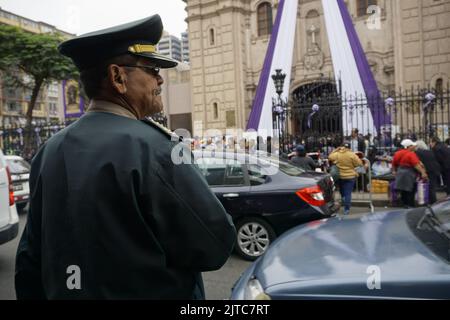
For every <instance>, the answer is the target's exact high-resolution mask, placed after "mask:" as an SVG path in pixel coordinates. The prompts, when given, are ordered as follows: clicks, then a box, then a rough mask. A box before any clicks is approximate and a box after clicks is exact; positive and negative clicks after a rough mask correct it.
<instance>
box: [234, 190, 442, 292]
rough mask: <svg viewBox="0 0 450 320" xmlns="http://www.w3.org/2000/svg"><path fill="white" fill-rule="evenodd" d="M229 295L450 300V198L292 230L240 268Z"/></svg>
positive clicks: (329, 220)
mask: <svg viewBox="0 0 450 320" xmlns="http://www.w3.org/2000/svg"><path fill="white" fill-rule="evenodd" d="M231 299H450V198H447V199H446V200H443V201H441V202H438V203H436V204H434V205H433V206H431V207H428V208H427V207H421V208H416V209H412V210H397V211H390V212H383V213H376V214H368V215H366V216H364V217H362V218H360V219H344V220H341V219H339V218H331V219H323V220H320V221H316V222H311V223H309V224H307V225H303V226H300V227H297V228H294V229H292V230H290V231H288V232H287V233H285V234H284V235H283V236H281V237H280V238H279V239H278V240H277V241H275V242H274V243H273V245H272V246H271V247H270V248H269V249H268V250H267V251H266V253H265V254H264V255H263V256H262V257H260V258H259V259H258V260H257V261H255V262H254V263H253V264H252V265H251V266H250V267H249V268H248V269H247V270H246V271H245V272H244V274H243V275H242V276H241V278H240V279H239V280H238V282H237V283H236V284H235V287H234V288H233V292H232V296H231Z"/></svg>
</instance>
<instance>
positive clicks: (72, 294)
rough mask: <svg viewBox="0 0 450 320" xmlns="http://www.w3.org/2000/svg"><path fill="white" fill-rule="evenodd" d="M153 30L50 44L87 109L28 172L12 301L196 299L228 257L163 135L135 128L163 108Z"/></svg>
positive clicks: (214, 207) (210, 212) (196, 176)
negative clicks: (76, 81) (68, 64)
mask: <svg viewBox="0 0 450 320" xmlns="http://www.w3.org/2000/svg"><path fill="white" fill-rule="evenodd" d="M162 31H163V25H162V22H161V19H160V17H159V16H158V15H154V16H151V17H149V18H146V19H143V20H139V21H135V22H132V23H128V24H125V25H120V26H117V27H114V28H110V29H106V30H102V31H98V32H94V33H89V34H86V35H82V36H79V37H77V38H74V39H71V40H68V41H66V42H64V43H62V44H61V45H60V47H59V50H60V52H61V54H63V55H66V56H68V57H70V58H71V59H72V60H73V62H74V63H75V65H76V66H77V68H78V69H79V70H80V73H81V81H82V84H83V86H84V90H85V92H86V95H87V96H88V97H89V99H90V106H89V109H88V111H87V113H86V114H85V115H84V116H82V117H81V118H80V119H79V120H78V121H77V122H75V123H74V124H73V125H71V126H69V127H68V128H66V129H65V130H63V131H61V132H59V133H58V134H57V135H55V136H54V137H52V139H50V140H49V141H48V142H47V143H46V144H45V145H44V146H43V147H42V148H41V149H40V151H39V152H38V154H37V155H36V157H35V159H34V161H33V163H32V169H31V176H30V187H31V201H30V210H29V214H28V221H27V225H26V228H25V230H24V233H23V235H22V239H21V241H20V244H19V248H18V251H17V257H16V277H15V284H16V293H17V297H18V298H19V299H133V298H135V299H203V298H205V296H204V290H203V283H202V279H201V274H200V272H202V271H209V270H216V269H218V268H220V267H221V266H222V265H223V264H224V263H225V262H226V261H227V259H228V257H229V256H230V253H231V250H232V248H233V245H234V241H235V237H236V232H235V228H234V226H233V224H232V221H231V219H230V217H229V216H228V214H227V213H226V212H225V210H224V208H223V206H222V205H221V204H220V202H219V201H218V200H217V198H216V197H215V195H214V194H213V193H212V192H211V191H210V189H209V187H208V185H207V184H206V182H205V180H204V178H203V177H202V175H201V173H200V171H199V170H198V169H197V168H196V166H194V165H190V164H186V162H183V161H182V162H181V164H175V162H174V161H172V159H171V154H172V150H173V148H174V147H175V146H176V145H177V142H174V141H172V140H173V139H172V137H171V135H170V133H169V132H168V131H167V130H165V129H164V128H161V127H160V126H158V125H157V124H156V123H154V122H151V121H146V120H145V121H142V120H143V119H145V118H146V117H147V116H150V115H152V114H154V113H158V112H160V111H161V110H162V102H161V96H160V93H161V85H162V83H163V79H162V78H161V76H160V75H159V69H160V68H171V67H175V66H176V64H177V63H176V62H175V61H174V60H172V59H170V58H168V57H164V56H162V55H160V54H158V53H157V52H156V44H157V43H158V41H159V40H160V38H161V35H162ZM188 153H189V152H188ZM177 163H180V162H179V161H178V162H177Z"/></svg>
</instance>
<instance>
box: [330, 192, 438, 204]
mask: <svg viewBox="0 0 450 320" xmlns="http://www.w3.org/2000/svg"><path fill="white" fill-rule="evenodd" d="M371 196H372V204H373V206H374V207H393V206H392V205H391V202H390V200H389V195H388V194H387V193H372V195H371ZM446 196H447V194H446V193H445V192H438V193H437V195H436V197H437V199H438V200H441V199H444V198H445V197H446ZM334 197H335V199H336V200H340V199H341V194H340V193H339V191H335V193H334ZM369 201H370V195H369V194H368V193H364V192H353V193H352V206H353V207H369ZM394 207H395V206H394Z"/></svg>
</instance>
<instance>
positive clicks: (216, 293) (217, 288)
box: [0, 207, 383, 300]
mask: <svg viewBox="0 0 450 320" xmlns="http://www.w3.org/2000/svg"><path fill="white" fill-rule="evenodd" d="M380 210H383V209H381V208H376V211H380ZM352 211H353V213H352V214H351V216H350V217H349V218H351V219H354V218H358V217H361V216H362V215H363V214H364V213H365V212H367V211H368V209H367V208H356V207H355V208H353V209H352ZM26 219H27V214H26V211H23V212H21V213H20V229H19V235H22V232H23V228H24V226H25V223H26ZM19 239H20V237H19V236H18V237H17V238H16V239H14V241H11V242H8V243H5V244H3V245H1V246H0V300H15V299H16V295H15V291H14V264H15V255H16V250H17V245H18V243H19ZM250 264H251V263H250V262H249V261H245V260H243V259H241V258H240V257H239V256H237V255H235V254H233V255H232V256H231V257H230V259H229V260H228V262H227V263H226V264H225V265H224V266H223V267H222V268H221V269H220V270H217V271H213V272H205V273H203V280H204V283H205V291H206V298H207V299H208V300H223V299H228V298H229V297H230V293H231V288H232V287H233V285H234V283H235V282H236V280H237V279H238V278H239V276H240V275H241V273H242V272H243V271H244V270H245V269H246V268H247V267H248V266H249V265H250Z"/></svg>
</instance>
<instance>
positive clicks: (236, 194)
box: [223, 193, 239, 198]
mask: <svg viewBox="0 0 450 320" xmlns="http://www.w3.org/2000/svg"><path fill="white" fill-rule="evenodd" d="M223 197H224V198H239V193H226V194H224V195H223Z"/></svg>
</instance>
